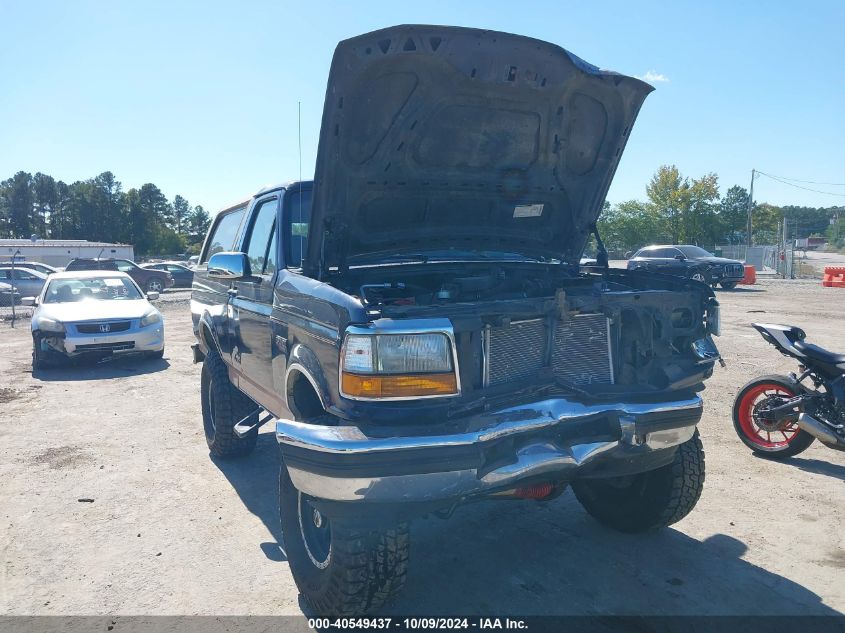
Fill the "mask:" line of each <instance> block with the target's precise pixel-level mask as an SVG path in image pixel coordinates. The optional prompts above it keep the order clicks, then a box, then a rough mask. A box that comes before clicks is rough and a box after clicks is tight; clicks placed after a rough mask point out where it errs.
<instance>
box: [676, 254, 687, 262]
mask: <svg viewBox="0 0 845 633" xmlns="http://www.w3.org/2000/svg"><path fill="white" fill-rule="evenodd" d="M686 258H687V256H686V255H675V259H677V260H678V261H680V262H682V261H684V260H685V259H686Z"/></svg>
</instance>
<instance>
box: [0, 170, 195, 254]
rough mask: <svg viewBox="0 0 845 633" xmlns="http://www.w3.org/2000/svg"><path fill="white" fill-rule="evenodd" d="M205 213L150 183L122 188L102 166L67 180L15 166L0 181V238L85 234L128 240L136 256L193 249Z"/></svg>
mask: <svg viewBox="0 0 845 633" xmlns="http://www.w3.org/2000/svg"><path fill="white" fill-rule="evenodd" d="M209 223H210V218H209V215H208V213H207V212H206V210H205V209H203V208H202V206H201V205H196V206H191V204H190V203H189V202H188V201H187V200H186V199H185V198H183V197H182V196H179V195H177V196H175V197H174V198H173V200H172V201H170V200H168V199H167V197H166V196H165V195H164V194H163V193H162V191H161V189H159V188H158V187H157V186H155V185H154V184H152V183H147V184H145V185H143V186H141V187H140V188H138V189H135V188H132V189H129V190H127V191H124V190H123V187H122V186H121V183H120V182H119V181H118V180H116V179H115V177H114V174H113V173H112V172H110V171H105V172H103V173H102V174H100V175H99V176H95V177H94V178H91V179H89V180H84V181H77V182H74V183H71V184H67V183H65V182H62V181H61V180H56V179H55V178H53V177H52V176H48V175H46V174H42V173H37V174H35V175H34V176H33V175H32V174H29V173H27V172H24V171H19V172H18V173H16V174H15V175H14V176H12V177H11V178H9V179H8V180H4V181H2V182H0V237H5V238H29V237H30V236H31V235H37V236H38V237H39V238H45V239H47V238H49V239H84V240H91V241H103V242H120V243H124V244H132V245H133V246H134V247H135V253H136V254H138V255H148V254H162V255H163V254H168V255H170V254H172V255H175V254H178V253H185V252H198V251H199V247H200V245H201V244H202V240H203V239H204V238H205V233H206V231H207V230H208V225H209Z"/></svg>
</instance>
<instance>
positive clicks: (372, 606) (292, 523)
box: [279, 462, 409, 616]
mask: <svg viewBox="0 0 845 633" xmlns="http://www.w3.org/2000/svg"><path fill="white" fill-rule="evenodd" d="M311 501H312V498H311V497H309V496H308V495H305V494H303V493H302V492H300V491H299V490H297V489H296V487H295V486H294V485H293V482H292V481H291V479H290V475H288V471H287V467H286V466H285V464H284V462H282V465H281V469H280V472H279V511H280V514H281V522H282V533H283V534H284V542H285V543H284V544H285V553H286V554H287V558H288V564H289V565H290V570H291V573H292V574H293V579H294V581H295V582H296V586H297V587H298V588H299V591H300V593H301V594H302V597H303V598H304V599H305V601H306V602H307V603H308V605H309V606H310V607H311V608H312V609H313V610H314V612H315V615H321V616H361V615H365V614H367V613H371V612H373V611H375V610H377V609H379V608H381V607H382V606H383V605H384V604H385V603H386V602H388V601H389V600H391V599H392V598H393V597H394V596H395V595H396V594H397V593H398V592H399V591H400V590H401V589H402V587H403V585H404V584H405V576H406V574H407V570H408V550H409V534H408V524H407V523H402V524H399V525H398V526H395V527H391V528H370V527H360V526H355V525H352V524H349V523H346V522H344V521H341V520H338V519H329V518H328V517H326V516H325V515H323V514H321V513H320V512H319V511H318V510H317V509H316V508H315V507H314V506H313V505H311Z"/></svg>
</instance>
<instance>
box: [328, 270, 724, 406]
mask: <svg viewBox="0 0 845 633" xmlns="http://www.w3.org/2000/svg"><path fill="white" fill-rule="evenodd" d="M332 285H334V286H335V287H337V288H339V289H341V290H343V291H344V292H346V293H348V294H350V295H353V296H355V297H358V298H359V299H360V300H361V301H362V303H363V304H364V305H365V307H366V308H367V311H368V314H369V315H370V316H371V318H372V319H374V320H375V319H385V318H386V319H411V318H432V317H439V318H443V317H445V318H449V319H450V320H451V322H452V324H453V327H454V333H455V337H456V341H457V345H458V351H459V354H460V357H461V374H462V383H463V384H464V385H465V387H468V388H469V389H482V388H488V387H489V388H492V387H499V388H505V389H507V388H508V386H509V385H510V386H513V385H516V384H517V383H519V382H523V383H525V384H538V383H539V382H541V381H542V380H543V379H544V378H548V376H550V375H552V374H553V373H554V374H555V379H556V380H557V381H558V382H559V383H561V384H563V385H564V386H566V387H576V388H577V389H578V390H580V391H582V392H592V393H596V394H598V393H605V394H612V393H619V392H624V391H631V390H632V389H634V390H641V391H656V390H678V389H690V388H700V387H701V384H700V383H701V380H702V379H703V377H705V374H707V375H709V374H708V371H712V362H710V361H712V360H715V359H704V358H703V357H700V356H697V355H696V353H695V345H696V344H699V345H700V341H702V340H703V339H704V338H705V337H706V335H707V333H708V332H709V331H710V330H711V327H710V325H708V323H709V322H710V320H711V319H712V318H713V314H717V310H718V304H717V303H716V301H715V298H713V295H712V291H711V290H710V289H709V288H707V287H705V286H703V284H697V282H692V283H690V282H689V281H688V280H684V279H675V278H672V277H667V276H661V275H653V274H650V273H641V272H637V271H632V272H629V271H624V270H614V269H610V270H605V271H601V270H598V269H596V268H592V269H589V270H587V271H578V270H576V269H574V268H573V267H570V266H565V265H548V264H534V263H502V264H499V263H496V264H488V263H468V264H467V263H461V264H454V263H436V264H418V265H400V266H378V267H366V268H364V267H362V268H360V269H351V270H348V271H346V273H345V274H344V275H343V276H342V277H338V278H336V279H335V280H333V283H332ZM697 342H699V343H697ZM608 368H609V371H608ZM708 368H709V369H708ZM551 370H555V371H551ZM465 390H466V389H465Z"/></svg>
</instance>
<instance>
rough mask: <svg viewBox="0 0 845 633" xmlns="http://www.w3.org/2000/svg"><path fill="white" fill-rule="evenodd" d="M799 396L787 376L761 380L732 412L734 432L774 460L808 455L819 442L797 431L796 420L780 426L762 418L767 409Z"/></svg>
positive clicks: (745, 392) (751, 384)
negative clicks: (815, 443)
mask: <svg viewBox="0 0 845 633" xmlns="http://www.w3.org/2000/svg"><path fill="white" fill-rule="evenodd" d="M796 395H797V391H796V387H795V384H794V383H793V382H792V381H790V380H788V379H787V378H785V377H784V376H776V375H770V376H760V377H759V378H755V379H754V380H752V381H751V382H749V383H748V384H747V385H745V386H744V387H743V388H742V389H741V390H740V392H739V393H738V394H737V396H736V400H734V408H733V423H734V430H735V431H736V434H737V435H739V439H741V440H742V443H743V444H745V445H746V446H747V447H748V448H750V449H751V450H752V451H754V452H755V453H757V454H758V455H764V456H766V457H769V458H772V459H786V458H788V457H793V456H795V455H798V453H802V452H804V451H806V450H807V449H808V448H809V447H810V444H812V443H813V440H815V439H816V438H814V437H813V436H812V435H810V434H809V433H807V432H806V431H804V430H802V429H800V428H799V427H798V424H797V422H798V417H797V416H796V418H795V420H784V421H782V422H780V423H778V424H768V423H767V422H766V421H765V420H762V419H761V417H760V411H761V410H762V409H764V408H765V407H766V406H769V405H775V404H777V403H778V402H783V401H784V400H787V399H789V398H794V397H795V396H796Z"/></svg>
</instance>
